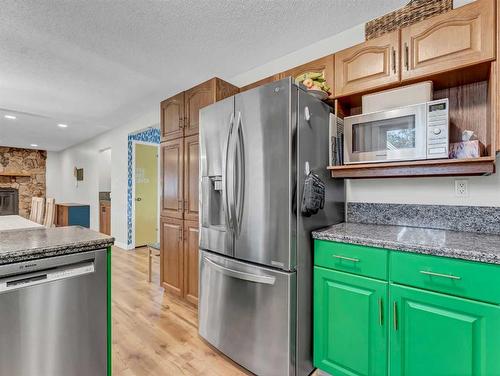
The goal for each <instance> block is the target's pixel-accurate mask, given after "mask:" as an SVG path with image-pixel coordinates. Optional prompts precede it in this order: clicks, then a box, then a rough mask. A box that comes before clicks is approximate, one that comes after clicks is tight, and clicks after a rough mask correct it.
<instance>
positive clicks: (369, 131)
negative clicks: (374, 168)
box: [344, 98, 449, 164]
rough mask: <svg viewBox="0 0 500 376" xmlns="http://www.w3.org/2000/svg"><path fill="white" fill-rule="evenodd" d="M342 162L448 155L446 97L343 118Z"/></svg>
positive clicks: (431, 157)
mask: <svg viewBox="0 0 500 376" xmlns="http://www.w3.org/2000/svg"><path fill="white" fill-rule="evenodd" d="M344 133H345V136H344V137H345V140H344V163H345V164H355V163H372V162H392V161H413V160H422V159H439V158H448V147H449V103H448V99H447V98H445V99H439V100H435V101H431V102H425V103H419V104H415V105H411V106H406V107H400V108H396V109H393V110H387V111H380V112H372V113H368V114H361V115H355V116H349V117H346V118H345V119H344Z"/></svg>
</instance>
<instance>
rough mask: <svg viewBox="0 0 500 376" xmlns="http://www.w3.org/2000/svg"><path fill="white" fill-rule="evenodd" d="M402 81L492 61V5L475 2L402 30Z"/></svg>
mask: <svg viewBox="0 0 500 376" xmlns="http://www.w3.org/2000/svg"><path fill="white" fill-rule="evenodd" d="M401 41H402V46H403V47H402V49H403V50H402V53H403V71H402V77H403V80H407V79H413V78H417V77H422V76H428V75H433V74H437V73H441V72H445V71H448V70H452V69H457V68H461V67H465V66H469V65H473V64H477V63H480V62H484V61H488V60H493V59H495V4H494V1H493V0H478V1H474V2H473V3H471V4H468V5H465V6H463V7H460V8H457V9H455V10H452V11H450V12H447V13H444V14H441V15H439V16H436V17H432V18H429V19H427V20H424V21H422V22H419V23H416V24H414V25H411V26H408V27H406V28H404V29H402V30H401Z"/></svg>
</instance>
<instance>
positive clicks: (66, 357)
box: [0, 250, 107, 376]
mask: <svg viewBox="0 0 500 376" xmlns="http://www.w3.org/2000/svg"><path fill="white" fill-rule="evenodd" d="M106 280H107V274H106V250H99V251H93V252H86V253H80V254H75V255H67V256H59V257H53V258H49V259H42V260H34V261H27V262H23V263H17V264H9V265H4V266H0V374H1V375H16V376H32V375H37V376H54V375H65V376H88V375H105V374H106V372H107V315H106V312H107V304H106V299H107V291H106Z"/></svg>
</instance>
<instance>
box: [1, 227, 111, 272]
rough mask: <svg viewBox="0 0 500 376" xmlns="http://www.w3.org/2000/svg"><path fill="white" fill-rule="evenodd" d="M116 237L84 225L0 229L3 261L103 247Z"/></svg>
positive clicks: (22, 259) (58, 254)
mask: <svg viewBox="0 0 500 376" xmlns="http://www.w3.org/2000/svg"><path fill="white" fill-rule="evenodd" d="M114 241H115V239H114V238H113V237H111V236H108V235H104V234H101V233H98V232H95V231H92V230H89V229H87V228H84V227H81V226H68V227H53V228H45V227H43V228H32V229H22V230H7V231H0V265H4V264H10V263H14V262H23V261H27V260H34V259H41V258H46V257H53V256H61V255H65V254H72V253H80V252H86V251H92V250H95V249H102V248H106V247H109V246H111V245H113V243H114Z"/></svg>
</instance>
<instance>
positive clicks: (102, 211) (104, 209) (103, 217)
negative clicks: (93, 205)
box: [99, 204, 111, 235]
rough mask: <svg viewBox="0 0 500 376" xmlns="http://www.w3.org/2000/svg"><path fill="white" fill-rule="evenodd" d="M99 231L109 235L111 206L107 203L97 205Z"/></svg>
mask: <svg viewBox="0 0 500 376" xmlns="http://www.w3.org/2000/svg"><path fill="white" fill-rule="evenodd" d="M99 232H101V233H103V234H106V235H111V206H110V205H109V204H100V206H99Z"/></svg>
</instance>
